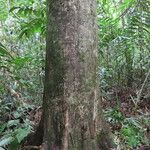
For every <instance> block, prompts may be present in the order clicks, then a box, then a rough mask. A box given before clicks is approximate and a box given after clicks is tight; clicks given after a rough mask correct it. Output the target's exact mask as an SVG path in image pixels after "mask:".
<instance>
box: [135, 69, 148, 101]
mask: <svg viewBox="0 0 150 150" xmlns="http://www.w3.org/2000/svg"><path fill="white" fill-rule="evenodd" d="M149 75H150V71H149V72H148V73H147V75H146V78H145V80H144V82H143V84H142V87H141V89H140V91H139V92H138V94H137V103H138V102H139V101H140V98H141V95H142V91H143V89H144V86H145V84H146V81H147V79H148V77H149Z"/></svg>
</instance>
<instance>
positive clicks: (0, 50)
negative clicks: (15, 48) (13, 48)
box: [0, 42, 12, 57]
mask: <svg viewBox="0 0 150 150" xmlns="http://www.w3.org/2000/svg"><path fill="white" fill-rule="evenodd" d="M0 55H1V56H9V57H12V55H11V54H10V53H9V52H8V50H7V49H6V47H5V46H4V45H3V44H2V43H1V42H0Z"/></svg>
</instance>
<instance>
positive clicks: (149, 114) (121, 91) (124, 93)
mask: <svg viewBox="0 0 150 150" xmlns="http://www.w3.org/2000/svg"><path fill="white" fill-rule="evenodd" d="M148 92H149V91H145V92H143V94H142V96H141V98H140V101H139V102H138V103H136V97H137V94H136V92H135V90H132V89H130V88H121V87H117V88H116V87H112V88H111V89H110V90H108V91H107V93H106V94H105V95H106V96H103V97H102V108H103V112H104V115H105V118H106V121H107V122H108V124H109V125H110V128H111V131H112V133H113V135H114V141H115V143H116V145H117V148H116V150H150V97H146V96H145V95H147V94H148ZM28 105H29V104H27V106H26V105H25V106H23V107H24V108H23V107H22V106H21V107H20V108H19V109H18V108H17V107H15V108H13V107H12V110H11V113H8V112H7V111H6V113H5V114H3V116H4V117H3V118H4V120H2V119H1V118H2V117H1V118H0V121H1V122H5V123H7V124H6V126H4V127H3V126H0V129H1V130H0V137H2V136H1V135H4V136H5V134H8V131H9V132H10V133H12V131H13V134H17V133H18V130H19V132H21V133H19V134H17V135H16V137H17V136H18V137H19V138H20V135H21V136H22V140H23V137H25V136H26V135H24V133H25V131H24V130H21V129H22V127H23V128H26V126H28V122H27V123H26V120H28V121H30V123H31V126H32V131H33V132H34V131H35V130H36V129H37V127H38V126H39V123H40V120H41V116H42V107H36V106H33V107H29V106H28ZM18 112H19V113H20V114H18ZM17 120H19V123H18V122H17ZM2 127H3V128H2ZM37 148H38V147H37Z"/></svg>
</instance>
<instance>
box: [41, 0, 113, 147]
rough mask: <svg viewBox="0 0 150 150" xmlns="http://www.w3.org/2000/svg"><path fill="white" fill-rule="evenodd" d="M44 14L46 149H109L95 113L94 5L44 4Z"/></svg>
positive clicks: (70, 0)
mask: <svg viewBox="0 0 150 150" xmlns="http://www.w3.org/2000/svg"><path fill="white" fill-rule="evenodd" d="M47 15H48V23H47V40H46V42H47V43H46V68H45V87H44V98H43V109H44V115H43V117H44V139H43V142H44V144H45V145H46V146H45V150H46V149H47V150H80V149H81V150H98V149H101V150H105V149H106V150H108V149H109V148H110V144H111V142H110V139H109V132H108V129H106V127H104V126H105V125H103V123H104V122H103V121H102V117H101V116H100V115H101V112H99V111H98V109H99V110H101V108H100V107H99V100H100V99H99V96H98V93H99V92H98V86H97V74H96V72H97V34H96V31H97V26H96V0H48V12H47ZM98 107H99V108H98Z"/></svg>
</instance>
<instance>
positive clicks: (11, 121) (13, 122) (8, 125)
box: [7, 120, 19, 128]
mask: <svg viewBox="0 0 150 150" xmlns="http://www.w3.org/2000/svg"><path fill="white" fill-rule="evenodd" d="M18 124H19V120H10V121H8V124H7V127H8V128H9V127H11V126H16V125H18Z"/></svg>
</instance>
